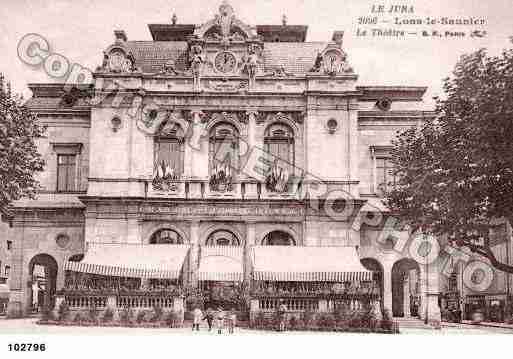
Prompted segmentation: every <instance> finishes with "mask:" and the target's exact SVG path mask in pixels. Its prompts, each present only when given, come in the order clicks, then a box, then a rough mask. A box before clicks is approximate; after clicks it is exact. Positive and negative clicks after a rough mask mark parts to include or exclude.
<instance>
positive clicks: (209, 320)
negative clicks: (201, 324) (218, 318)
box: [203, 308, 214, 332]
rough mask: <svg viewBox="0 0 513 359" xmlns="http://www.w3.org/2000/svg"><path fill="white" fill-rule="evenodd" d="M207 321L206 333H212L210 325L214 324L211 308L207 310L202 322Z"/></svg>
mask: <svg viewBox="0 0 513 359" xmlns="http://www.w3.org/2000/svg"><path fill="white" fill-rule="evenodd" d="M205 319H206V320H207V324H208V331H209V332H210V331H212V324H213V323H214V310H213V309H212V308H208V309H207V312H206V314H205V316H204V317H203V320H205Z"/></svg>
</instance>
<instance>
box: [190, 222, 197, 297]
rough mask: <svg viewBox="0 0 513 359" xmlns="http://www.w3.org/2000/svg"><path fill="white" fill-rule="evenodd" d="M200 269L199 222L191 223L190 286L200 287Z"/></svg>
mask: <svg viewBox="0 0 513 359" xmlns="http://www.w3.org/2000/svg"><path fill="white" fill-rule="evenodd" d="M198 267H199V222H198V221H193V222H191V249H190V254H189V285H190V286H192V287H194V288H196V287H197V286H198Z"/></svg>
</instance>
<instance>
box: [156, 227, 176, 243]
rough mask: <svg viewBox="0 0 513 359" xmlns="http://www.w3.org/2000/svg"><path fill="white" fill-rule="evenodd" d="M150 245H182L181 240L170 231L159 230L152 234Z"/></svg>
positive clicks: (174, 232)
mask: <svg viewBox="0 0 513 359" xmlns="http://www.w3.org/2000/svg"><path fill="white" fill-rule="evenodd" d="M150 244H183V238H182V236H181V235H180V234H178V233H177V232H176V231H173V230H172V229H167V228H166V229H161V230H158V231H157V232H155V233H153V235H152V236H151V238H150Z"/></svg>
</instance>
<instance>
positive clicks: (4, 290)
mask: <svg viewBox="0 0 513 359" xmlns="http://www.w3.org/2000/svg"><path fill="white" fill-rule="evenodd" d="M9 293H10V292H9V286H8V285H7V284H0V299H9Z"/></svg>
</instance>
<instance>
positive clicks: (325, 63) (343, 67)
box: [310, 43, 353, 76]
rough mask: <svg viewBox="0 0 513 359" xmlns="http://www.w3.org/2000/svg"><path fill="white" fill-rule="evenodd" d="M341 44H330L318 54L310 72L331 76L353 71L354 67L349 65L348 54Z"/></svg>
mask: <svg viewBox="0 0 513 359" xmlns="http://www.w3.org/2000/svg"><path fill="white" fill-rule="evenodd" d="M340 44H341V43H340ZM340 44H339V43H335V44H329V45H328V46H327V47H326V49H324V51H322V52H321V53H319V54H317V57H316V59H315V63H314V65H313V67H312V68H311V69H310V72H313V73H320V74H326V75H330V76H335V75H340V74H345V73H352V72H353V68H352V67H351V66H349V63H348V61H347V54H346V53H345V52H344V51H343V50H342V48H341V47H340Z"/></svg>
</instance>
